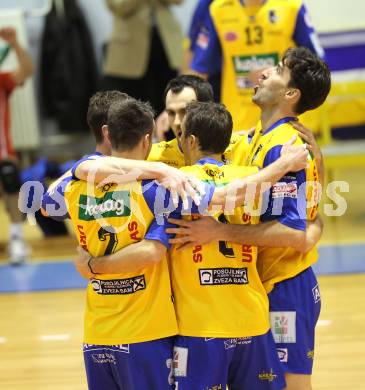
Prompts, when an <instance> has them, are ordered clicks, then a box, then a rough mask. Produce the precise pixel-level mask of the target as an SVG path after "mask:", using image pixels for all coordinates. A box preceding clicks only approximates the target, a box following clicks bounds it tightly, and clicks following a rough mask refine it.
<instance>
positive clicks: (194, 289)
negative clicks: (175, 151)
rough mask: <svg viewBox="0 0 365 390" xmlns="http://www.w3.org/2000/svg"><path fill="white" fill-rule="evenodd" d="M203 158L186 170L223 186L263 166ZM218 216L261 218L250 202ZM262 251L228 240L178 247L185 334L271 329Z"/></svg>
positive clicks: (177, 287)
mask: <svg viewBox="0 0 365 390" xmlns="http://www.w3.org/2000/svg"><path fill="white" fill-rule="evenodd" d="M201 162H202V164H201V165H195V166H193V167H185V168H183V170H184V171H187V172H189V173H190V174H194V175H195V176H197V177H198V178H200V179H201V180H204V181H207V182H210V183H212V184H214V185H215V186H217V187H218V186H222V185H226V184H228V183H229V182H231V181H232V180H234V179H237V178H242V177H245V176H247V175H250V174H253V173H256V172H257V169H256V168H253V167H252V168H248V167H236V166H227V165H221V164H218V163H217V162H215V163H214V162H213V161H211V159H206V160H205V161H201ZM219 165H220V166H219ZM227 211H228V210H227ZM214 217H215V218H216V219H218V220H219V221H220V222H222V223H235V224H247V223H256V222H257V219H256V218H254V217H251V216H250V215H248V214H247V213H245V210H244V208H236V209H234V210H229V212H228V213H227V215H226V214H224V213H223V212H218V213H216V214H215V215H214ZM184 218H185V217H184ZM186 218H190V217H186ZM256 257H257V248H256V247H253V246H250V245H246V244H240V245H239V244H233V243H231V242H225V241H220V242H213V243H210V244H207V245H196V246H195V247H193V248H191V249H186V250H183V251H177V250H176V248H173V250H172V253H171V271H172V286H173V292H174V296H175V308H176V312H177V317H178V323H179V331H180V334H182V335H186V336H196V337H245V336H254V335H258V334H262V333H265V332H266V331H267V330H268V328H269V325H268V321H267V317H268V316H267V313H268V305H267V296H266V293H265V290H264V288H263V286H262V284H261V281H260V279H259V277H258V273H257V270H256Z"/></svg>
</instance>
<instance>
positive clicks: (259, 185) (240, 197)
mask: <svg viewBox="0 0 365 390" xmlns="http://www.w3.org/2000/svg"><path fill="white" fill-rule="evenodd" d="M289 171H290V162H289V161H288V160H287V159H285V158H282V157H280V158H279V159H277V160H276V161H275V162H273V163H272V164H270V165H269V166H267V167H266V168H264V169H262V170H261V171H259V172H258V173H256V174H254V175H250V176H247V177H245V178H244V179H238V180H234V181H233V182H231V183H230V184H228V185H227V186H225V187H222V188H219V189H217V190H216V191H215V192H214V195H213V197H212V201H211V205H212V206H214V205H221V206H224V207H225V208H226V209H227V208H228V209H230V210H231V209H233V208H235V207H239V206H242V205H243V204H244V202H245V199H246V196H247V197H248V195H250V200H251V201H252V200H253V199H257V198H258V197H259V196H260V195H261V194H262V193H263V192H265V191H267V190H268V189H269V188H271V187H272V186H273V185H274V184H275V183H276V182H277V181H278V180H279V179H280V178H282V177H283V176H284V175H285V173H287V172H289Z"/></svg>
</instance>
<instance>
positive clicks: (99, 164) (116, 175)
mask: <svg viewBox="0 0 365 390" xmlns="http://www.w3.org/2000/svg"><path fill="white" fill-rule="evenodd" d="M163 169H164V166H163V164H162V163H158V162H146V161H140V160H128V159H123V158H118V157H104V158H100V159H96V160H86V161H83V162H82V163H80V164H79V165H78V167H77V168H76V170H75V176H76V177H77V178H78V179H80V180H85V181H89V182H92V183H94V184H97V183H100V182H102V181H104V180H108V179H110V181H111V182H114V181H116V182H118V183H128V182H131V181H134V180H147V179H160V178H161V174H162V171H163Z"/></svg>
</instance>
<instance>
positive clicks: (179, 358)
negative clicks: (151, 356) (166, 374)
mask: <svg viewBox="0 0 365 390" xmlns="http://www.w3.org/2000/svg"><path fill="white" fill-rule="evenodd" d="M188 354H189V350H188V348H183V347H174V358H173V361H172V369H173V373H174V377H177V376H180V377H181V376H182V377H186V375H187V371H188Z"/></svg>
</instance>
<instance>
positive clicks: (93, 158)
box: [71, 152, 104, 178]
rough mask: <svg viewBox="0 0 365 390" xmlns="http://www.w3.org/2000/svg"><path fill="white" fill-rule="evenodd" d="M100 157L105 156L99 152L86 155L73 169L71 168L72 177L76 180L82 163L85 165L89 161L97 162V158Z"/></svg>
mask: <svg viewBox="0 0 365 390" xmlns="http://www.w3.org/2000/svg"><path fill="white" fill-rule="evenodd" d="M99 157H104V155H103V154H101V153H99V152H93V153H90V154H86V155H85V156H84V157H82V158H80V160H78V161H76V162H75V164H74V165H73V167H72V168H71V173H72V176H73V177H74V178H76V176H75V171H76V169H77V167H78V166H79V165H80V164H81V163H83V162H84V161H87V160H95V159H96V158H99Z"/></svg>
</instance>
